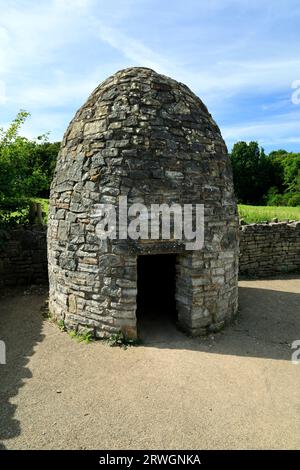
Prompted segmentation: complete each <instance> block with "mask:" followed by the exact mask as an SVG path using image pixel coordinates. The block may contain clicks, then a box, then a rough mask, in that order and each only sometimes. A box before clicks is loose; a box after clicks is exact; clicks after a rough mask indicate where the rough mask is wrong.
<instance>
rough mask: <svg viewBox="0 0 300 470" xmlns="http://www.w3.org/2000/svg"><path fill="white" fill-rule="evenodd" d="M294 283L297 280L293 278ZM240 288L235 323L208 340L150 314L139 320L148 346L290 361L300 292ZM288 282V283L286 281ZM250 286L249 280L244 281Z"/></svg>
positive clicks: (299, 330) (299, 329) (298, 330)
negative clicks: (186, 333) (188, 335)
mask: <svg viewBox="0 0 300 470" xmlns="http://www.w3.org/2000/svg"><path fill="white" fill-rule="evenodd" d="M294 281H295V279H294ZM259 282H263V281H249V283H251V284H252V286H251V287H244V286H243V287H240V288H239V314H238V317H237V320H236V321H235V323H234V324H232V325H230V326H228V327H227V328H226V329H225V330H224V331H222V332H220V333H218V334H213V335H210V336H209V337H207V338H188V337H187V336H185V335H184V334H183V333H181V332H180V331H178V330H177V329H176V327H175V325H174V323H172V321H171V320H170V318H169V317H168V316H164V315H162V316H161V317H157V316H156V315H152V316H151V314H150V315H149V314H148V315H147V317H145V318H144V319H142V318H141V319H140V324H139V334H140V336H141V339H142V341H143V344H144V345H145V346H151V347H157V348H167V349H188V350H195V351H206V352H212V353H214V354H227V355H234V356H249V357H251V356H253V357H261V358H270V359H281V360H290V359H291V353H292V350H291V343H292V342H293V341H294V340H296V339H300V278H299V279H298V280H297V279H296V282H298V283H299V284H298V286H299V293H297V292H284V291H278V290H272V289H271V288H268V287H267V288H266V287H259V288H258V287H253V285H255V284H256V283H257V284H258V283H259ZM285 282H288V281H285ZM245 283H247V281H245Z"/></svg>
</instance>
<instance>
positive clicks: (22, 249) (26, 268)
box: [0, 226, 48, 289]
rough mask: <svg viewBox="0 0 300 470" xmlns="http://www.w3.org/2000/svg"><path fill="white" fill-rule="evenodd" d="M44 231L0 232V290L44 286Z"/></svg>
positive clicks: (24, 228)
mask: <svg viewBox="0 0 300 470" xmlns="http://www.w3.org/2000/svg"><path fill="white" fill-rule="evenodd" d="M47 278H48V276H47V245H46V227H38V226H32V227H22V226H21V227H17V228H15V229H6V230H3V229H2V230H1V231H0V289H3V288H6V287H14V286H16V285H26V284H40V283H44V282H47Z"/></svg>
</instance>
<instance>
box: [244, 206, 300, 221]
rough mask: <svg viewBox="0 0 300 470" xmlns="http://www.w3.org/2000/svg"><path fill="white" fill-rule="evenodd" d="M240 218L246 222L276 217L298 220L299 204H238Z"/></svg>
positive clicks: (269, 219)
mask: <svg viewBox="0 0 300 470" xmlns="http://www.w3.org/2000/svg"><path fill="white" fill-rule="evenodd" d="M238 210H239V216H240V219H243V220H244V221H245V222H246V223H248V224H250V223H254V222H256V223H257V222H264V221H268V222H270V221H271V220H272V219H275V218H277V219H278V221H284V220H300V206H297V207H287V206H247V205H244V204H239V206H238Z"/></svg>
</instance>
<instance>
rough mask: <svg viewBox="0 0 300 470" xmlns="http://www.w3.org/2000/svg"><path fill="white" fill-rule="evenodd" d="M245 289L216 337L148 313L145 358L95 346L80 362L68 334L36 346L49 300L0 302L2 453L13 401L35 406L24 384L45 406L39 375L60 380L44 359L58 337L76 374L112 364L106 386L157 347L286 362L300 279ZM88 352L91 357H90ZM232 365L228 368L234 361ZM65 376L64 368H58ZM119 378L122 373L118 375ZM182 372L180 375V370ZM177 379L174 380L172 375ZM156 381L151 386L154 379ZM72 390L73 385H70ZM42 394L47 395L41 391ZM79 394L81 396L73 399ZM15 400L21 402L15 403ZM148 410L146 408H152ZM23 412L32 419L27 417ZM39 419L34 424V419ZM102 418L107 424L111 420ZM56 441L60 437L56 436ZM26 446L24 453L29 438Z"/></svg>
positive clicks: (298, 309) (16, 425) (142, 322)
mask: <svg viewBox="0 0 300 470" xmlns="http://www.w3.org/2000/svg"><path fill="white" fill-rule="evenodd" d="M240 286H241V287H240V312H239V316H238V320H237V322H236V323H235V324H234V325H231V326H229V327H227V328H226V329H225V330H224V332H222V333H219V334H215V335H211V336H210V337H207V338H189V337H187V336H185V335H184V334H183V333H181V332H179V331H178V330H177V329H176V327H175V325H174V323H172V322H170V320H168V318H165V317H164V316H163V315H162V316H157V315H152V317H151V315H150V316H148V317H147V318H143V315H141V316H140V318H139V331H140V335H141V338H142V339H143V346H145V348H146V349H147V353H145V350H144V348H143V347H142V348H141V349H139V348H137V349H136V350H131V353H132V354H131V353H130V354H128V356H126V357H128V359H126V357H125V356H124V354H126V351H123V350H118V351H116V350H109V349H105V348H98V347H96V345H94V346H95V347H93V348H91V350H88V351H87V352H86V356H84V358H82V356H81V355H82V353H81V352H80V351H81V350H79V349H78V345H77V344H76V343H72V342H69V341H66V340H65V338H68V336H67V335H65V336H64V335H63V334H62V335H61V336H59V337H57V336H56V335H54V336H53V337H51V335H50V336H49V338H47V339H49V341H48V345H47V347H46V349H45V350H43V352H41V349H42V348H41V349H39V348H38V344H39V343H40V342H41V341H42V340H43V338H44V335H43V333H42V327H43V317H42V314H41V311H40V308H41V306H42V305H43V302H44V299H45V295H42V294H34V293H33V294H31V295H28V296H26V295H25V296H24V295H20V292H16V293H15V295H14V296H13V295H10V296H7V297H6V298H4V299H1V301H0V339H2V340H4V341H5V342H6V347H7V365H4V366H3V365H1V366H0V441H2V444H0V449H5V446H4V444H3V441H6V444H7V446H9V440H12V443H14V442H15V440H14V438H17V437H18V436H20V435H21V425H20V422H19V421H18V419H17V418H16V408H17V405H16V404H15V403H19V404H20V405H19V406H21V405H22V406H23V407H24V409H26V406H32V405H30V404H29V405H26V403H28V391H27V392H26V388H25V389H23V386H24V385H25V384H26V382H27V380H28V379H31V377H32V375H33V378H32V381H33V382H35V387H36V388H35V391H36V392H35V393H36V395H35V400H40V388H39V374H41V376H40V380H42V381H43V386H44V387H46V388H47V380H48V381H49V380H50V382H49V383H52V381H55V377H56V371H57V367H56V363H55V360H54V362H53V360H52V369H51V368H50V376H47V374H46V372H47V370H48V362H47V361H46V362H47V363H46V365H45V354H46V355H47V354H50V355H51V354H56V352H57V348H58V346H57V342H56V341H57V338H59V341H60V346H59V348H62V349H61V350H60V349H59V351H58V352H57V354H58V356H57V357H58V358H60V357H61V355H66V354H69V355H70V354H71V353H70V351H73V353H74V358H75V359H74V358H73V359H74V361H75V362H74V364H73V363H72V364H71V366H72V367H73V369H72V367H71V366H70V367H71V371H72V370H73V371H77V369H78V362H79V363H80V361H81V369H82V370H85V364H86V362H85V361H89V360H91V361H94V363H95V364H96V363H97V364H98V363H99V360H100V362H101V360H102V361H103V360H105V363H107V364H108V366H106V365H103V364H102V368H103V370H102V372H101V368H100V370H98V375H99V374H100V378H101V383H102V382H103V381H105V379H106V377H107V375H109V374H111V371H110V368H111V369H113V370H115V369H114V368H115V364H116V363H114V362H113V361H117V364H119V363H120V361H121V358H123V359H124V360H125V359H126V360H128V361H129V363H130V361H133V362H131V366H130V367H131V368H132V369H134V370H137V376H138V373H139V367H138V363H136V362H135V361H139V360H141V361H142V363H143V361H145V360H150V363H149V364H151V361H153V360H154V359H155V358H156V359H157V355H156V354H155V349H165V350H166V351H167V350H172V349H173V350H179V351H180V350H187V351H195V352H197V351H198V352H206V353H212V356H211V357H212V361H214V358H213V354H215V355H216V354H220V355H223V356H225V355H227V356H241V357H250V358H267V359H275V360H276V359H277V360H285V361H289V360H290V359H291V352H292V350H291V347H290V345H291V343H292V342H293V341H294V340H296V339H300V278H296V277H293V278H289V279H288V278H287V279H283V280H275V281H242V282H241V283H240ZM48 326H49V325H48ZM44 331H45V332H47V331H48V330H47V327H46V325H45V328H44ZM47 334H48V333H47ZM44 344H45V343H43V345H44ZM99 346H100V345H99ZM36 347H37V349H39V353H40V358H39V360H38V361H36V362H35V361H33V363H32V364H31V366H30V370H29V364H28V363H29V360H30V358H31V357H32V355H33V354H34V353H35V350H36ZM148 348H149V349H148ZM151 348H152V350H151ZM76 354H79V355H80V357H79V358H78V357H77V356H76ZM91 354H92V355H93V356H92V358H91ZM99 354H102V356H101V358H102V359H101V358H99ZM43 355H44V356H43ZM103 355H104V359H103ZM72 357H73V356H72ZM76 357H77V359H76ZM159 357H160V360H162V362H163V363H164V361H165V362H166V364H169V361H170V360H171V361H172V360H174V355H172V354H171V355H169V354H161V355H159ZM184 357H185V356H184ZM187 357H188V360H194V361H195V363H196V364H197V363H198V361H200V362H201V354H199V355H197V357H195V355H193V356H192V357H191V356H189V355H188V356H187ZM149 358H150V359H149ZM153 358H154V359H153ZM123 359H122V361H123ZM177 360H181V361H182V360H183V356H182V355H181V354H178V355H176V361H177ZM39 361H41V362H39ZM122 361H121V362H122ZM50 362H51V361H50ZM204 362H205V361H204ZM34 363H35V364H41V365H42V366H43V367H44V369H43V368H42V369H41V371H40V370H38V371H36V372H37V374H36V375H37V377H35V370H34V367H37V366H36V365H35V366H34V365H33V364H34ZM206 363H207V359H206ZM229 364H230V370H231V362H230V361H229ZM233 364H234V363H233ZM171 366H172V363H171ZM187 366H188V364H187ZM182 367H183V369H184V368H185V366H184V360H183V363H182ZM171 369H172V367H171ZM173 369H174V363H173ZM60 370H63V369H62V368H60ZM233 370H234V367H233ZM51 371H52V372H51ZM77 373H78V371H77ZM101 373H102V374H103V377H102V376H101ZM119 373H120V374H121V372H119ZM141 373H142V374H145V371H144V372H143V369H141ZM181 373H182V374H183V372H181ZM51 374H53V375H51ZM91 374H92V376H93V377H94V372H91ZM183 375H184V374H183ZM49 377H50V378H49ZM79 377H81V375H79ZM172 377H173V376H172V375H171V379H172ZM148 379H149V377H148ZM171 379H170V380H171ZM78 380H79V378H78ZM138 380H139V381H140V377H138ZM160 380H164V379H163V378H162V379H159V381H158V384H157V387H160V385H159V384H160V383H161V382H160ZM172 380H175V379H174V377H173V379H172ZM172 380H171V381H172ZM151 381H153V377H152V376H151ZM58 382H59V380H58ZM175 382H176V380H175ZM126 383H127V382H126ZM76 384H77V385H78V384H80V382H78V383H77V382H76ZM68 386H70V385H69V384H68ZM80 386H81V385H80ZM119 388H120V387H119V385H118V386H117V390H119ZM41 389H43V387H42V388H41ZM23 390H24V392H25V393H24V396H23V394H22V392H23ZM76 390H77V389H76ZM97 390H98V389H97ZM135 392H137V391H135ZM85 393H86V391H85ZM97 393H100V395H101V393H104V398H103V400H104V401H103V403H104V404H105V405H103V407H102V408H101V410H102V411H101V413H102V412H103V409H105V406H106V404H107V400H109V398H107V397H106V396H105V388H104V389H103V390H102V389H101V387H100V389H99V390H98V392H97ZM130 393H133V392H130ZM76 394H77V392H76V393H75V395H76ZM17 395H19V396H18V397H17ZM26 396H27V401H26ZM29 396H30V393H29ZM101 396H102V395H101ZM57 397H60V395H58V396H56V400H57V401H58V400H59V399H58V398H57ZM122 397H123V395H120V397H119V399H120V400H121V399H122ZM98 398H99V397H98ZM48 400H49V397H48ZM90 400H91V404H92V405H93V406H94V405H95V403H94V401H95V395H94V394H92V395H91V396H90ZM33 402H34V400H33ZM37 406H38V405H37ZM40 406H44V405H40ZM51 406H52V404H50V408H49V410H48V411H49V416H52V412H53V410H52V408H51ZM53 406H54V405H53ZM56 406H58V402H56ZM115 406H116V404H115V402H113V403H112V404H111V407H112V408H111V409H112V410H114V409H115V408H114V407H115ZM130 406H131V405H130ZM24 409H23V413H24ZM42 409H43V408H42ZM62 409H63V408H61V411H60V412H62ZM146 409H147V410H148V408H146ZM72 410H73V409H72V408H71V409H70V410H69V412H70V413H71V415H70V416H72V412H73V411H72ZM31 412H32V417H31ZM39 413H41V408H38V407H37V410H31V409H28V414H29V416H28V418H25V421H26V419H27V428H26V432H27V435H28V436H29V437H30V436H32V435H33V436H35V437H33V438H32V439H37V435H35V432H36V431H35V430H30V429H31V428H30V426H31V424H32V423H36V422H38V423H39V419H38V418H37V415H38V416H39ZM25 414H27V411H26V413H25ZM34 415H35V418H34V419H35V420H36V421H34V420H33V421H32V419H33V417H34ZM101 416H102V415H101ZM56 419H59V416H58V417H56ZM99 419H100V418H99ZM105 419H108V418H107V417H106V418H105ZM28 423H29V424H28ZM40 425H41V424H40ZM74 425H75V424H74ZM23 426H24V423H23V424H22V427H23ZM28 429H29V431H28ZM83 429H86V427H85V426H83ZM28 433H29V434H28ZM23 439H24V436H23ZM26 439H27V438H26ZM53 439H55V435H54V437H53ZM21 441H22V440H21ZM22 442H23V445H24V446H25V447H26V448H27V442H26V440H25V441H22ZM72 442H73V441H72ZM30 445H31V447H33V446H34V445H35V441H34V442H31V444H30ZM41 445H42V444H41V443H40V446H41ZM43 445H46V444H43Z"/></svg>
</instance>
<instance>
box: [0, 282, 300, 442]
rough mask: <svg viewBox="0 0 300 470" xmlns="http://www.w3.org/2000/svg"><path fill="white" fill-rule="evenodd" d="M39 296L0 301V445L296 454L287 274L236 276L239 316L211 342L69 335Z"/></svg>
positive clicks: (297, 371)
mask: <svg viewBox="0 0 300 470" xmlns="http://www.w3.org/2000/svg"><path fill="white" fill-rule="evenodd" d="M45 298H46V294H43V293H41V292H36V291H34V290H33V291H31V292H29V293H27V294H25V295H24V293H23V292H22V291H13V292H11V293H10V295H7V296H5V297H3V298H2V299H1V300H0V339H2V340H5V342H6V347H7V364H6V365H0V374H1V375H0V440H1V443H0V448H3V449H5V448H7V449H95V448H96V449H97V448H99V449H110V448H112V449H138V448H140V449H155V448H156V449H191V448H196V449H206V448H211V449H237V448H240V449H251V448H256V449H266V448H271V449H278V448H284V449H290V448H296V449H300V393H299V390H300V365H293V364H292V362H291V360H290V359H291V351H292V350H291V347H290V344H291V342H292V341H294V340H295V339H300V278H299V277H298V278H297V277H295V276H294V277H291V276H290V277H285V278H282V279H280V280H278V279H277V280H274V279H273V280H259V281H258V280H253V281H241V282H240V315H239V320H238V322H237V324H235V325H233V326H231V327H229V328H227V329H226V330H225V331H224V332H223V333H220V334H218V335H215V336H214V337H209V338H207V339H200V338H194V339H191V338H188V337H186V336H184V335H183V334H182V333H180V332H178V331H177V330H175V328H174V327H173V326H172V325H169V324H164V323H163V324H160V325H159V324H153V325H151V328H144V330H143V331H144V342H143V344H142V345H141V346H138V347H130V348H128V349H122V348H111V347H109V346H108V345H107V344H106V343H103V342H99V341H98V342H93V343H91V344H82V343H78V342H76V341H75V340H74V339H72V338H71V337H70V336H68V334H66V333H64V332H61V331H60V330H59V329H58V327H57V326H56V325H55V324H53V323H52V322H51V321H49V320H47V319H44V318H43V317H42V315H41V311H40V309H41V306H42V305H43V302H44V300H45Z"/></svg>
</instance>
